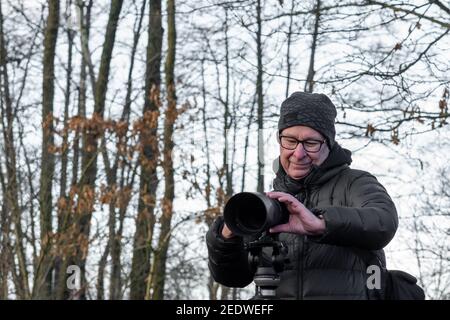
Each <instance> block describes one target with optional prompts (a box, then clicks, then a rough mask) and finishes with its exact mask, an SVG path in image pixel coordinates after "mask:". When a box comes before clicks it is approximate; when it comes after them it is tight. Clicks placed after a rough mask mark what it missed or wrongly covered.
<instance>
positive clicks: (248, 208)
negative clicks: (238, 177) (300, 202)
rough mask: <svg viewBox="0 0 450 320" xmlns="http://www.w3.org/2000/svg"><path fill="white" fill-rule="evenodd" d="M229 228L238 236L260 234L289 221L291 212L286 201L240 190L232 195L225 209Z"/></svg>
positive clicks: (225, 217)
mask: <svg viewBox="0 0 450 320" xmlns="http://www.w3.org/2000/svg"><path fill="white" fill-rule="evenodd" d="M224 219H225V223H226V224H227V226H228V228H229V229H230V230H231V231H232V232H233V233H234V234H236V235H238V236H252V235H258V234H261V233H262V232H264V231H266V230H269V228H271V227H273V226H275V225H278V224H283V223H287V222H288V221H289V212H288V210H287V208H286V205H285V204H284V203H281V202H279V201H278V200H275V199H271V198H269V197H268V196H266V195H265V194H263V193H259V192H240V193H237V194H235V195H234V196H232V197H231V198H230V199H229V200H228V202H227V204H226V205H225V210H224Z"/></svg>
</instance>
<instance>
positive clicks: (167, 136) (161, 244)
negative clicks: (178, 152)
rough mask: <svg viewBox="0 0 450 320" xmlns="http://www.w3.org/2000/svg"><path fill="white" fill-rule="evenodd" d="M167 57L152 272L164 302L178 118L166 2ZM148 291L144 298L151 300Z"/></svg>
mask: <svg viewBox="0 0 450 320" xmlns="http://www.w3.org/2000/svg"><path fill="white" fill-rule="evenodd" d="M167 44H168V49H167V57H166V63H165V75H166V90H167V109H166V112H165V119H164V137H163V139H164V150H163V157H164V161H163V163H164V165H163V169H164V180H165V189H164V198H163V200H162V217H161V233H160V235H159V239H158V247H157V250H156V252H155V255H154V259H153V264H154V265H153V266H152V269H153V272H151V277H150V278H151V291H152V299H154V300H162V299H164V280H165V276H166V260H167V251H168V249H169V241H170V232H171V227H170V226H171V221H172V215H173V199H174V194H175V185H174V168H173V159H172V151H173V146H174V144H173V140H172V136H173V131H174V125H175V121H176V119H177V117H178V110H177V97H176V92H175V76H174V68H175V53H176V52H175V50H176V29H175V0H167ZM149 295H150V292H149V290H148V291H147V297H150V296H149Z"/></svg>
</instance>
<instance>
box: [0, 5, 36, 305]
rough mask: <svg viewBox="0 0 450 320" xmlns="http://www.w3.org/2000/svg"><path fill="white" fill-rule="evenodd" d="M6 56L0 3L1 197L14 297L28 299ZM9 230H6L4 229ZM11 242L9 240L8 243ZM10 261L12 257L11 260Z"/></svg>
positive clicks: (12, 111)
mask: <svg viewBox="0 0 450 320" xmlns="http://www.w3.org/2000/svg"><path fill="white" fill-rule="evenodd" d="M7 61H8V54H7V51H6V44H5V35H4V31H3V12H2V10H1V3H0V68H1V69H0V72H1V73H0V86H1V89H2V90H1V92H2V99H1V102H0V104H1V121H2V126H3V140H4V143H5V146H4V150H5V166H6V190H5V191H6V194H5V195H4V198H5V202H6V206H4V207H3V208H4V209H5V210H6V213H5V214H6V215H8V214H10V215H11V217H12V219H11V225H12V226H13V227H14V240H13V243H14V247H15V254H16V255H17V263H18V271H17V273H16V270H15V263H14V259H11V261H12V262H13V263H14V266H12V268H13V271H12V273H13V277H14V283H15V286H16V294H17V297H18V298H19V299H29V298H30V288H29V285H28V271H27V268H26V266H27V261H26V256H25V248H24V245H23V241H24V234H23V231H22V224H21V210H20V207H19V202H18V199H19V194H18V183H17V172H16V168H17V166H16V163H17V162H16V148H15V146H14V141H15V140H14V131H13V122H14V110H13V105H12V100H11V95H10V90H9V77H8V66H7ZM8 229H9V227H8ZM10 241H11V240H10ZM11 242H12V241H11ZM11 257H12V256H11Z"/></svg>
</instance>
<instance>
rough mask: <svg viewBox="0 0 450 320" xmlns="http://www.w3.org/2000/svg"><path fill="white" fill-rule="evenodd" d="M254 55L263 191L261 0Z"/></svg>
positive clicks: (259, 170) (259, 163)
mask: <svg viewBox="0 0 450 320" xmlns="http://www.w3.org/2000/svg"><path fill="white" fill-rule="evenodd" d="M256 24H257V31H256V55H257V60H258V73H257V77H256V96H257V101H258V119H257V120H258V182H257V183H258V184H257V191H258V192H264V135H263V129H264V123H263V117H264V97H263V82H262V81H263V80H262V76H263V66H262V42H261V34H262V23H261V0H257V2H256Z"/></svg>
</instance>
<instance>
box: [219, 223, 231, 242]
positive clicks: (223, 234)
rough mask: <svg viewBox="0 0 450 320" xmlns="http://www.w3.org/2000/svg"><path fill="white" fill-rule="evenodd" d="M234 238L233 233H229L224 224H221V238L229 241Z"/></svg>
mask: <svg viewBox="0 0 450 320" xmlns="http://www.w3.org/2000/svg"><path fill="white" fill-rule="evenodd" d="M233 236H234V234H233V232H231V230H230V229H228V227H227V225H226V223H225V222H224V223H223V228H222V237H223V238H224V239H230V238H232V237H233Z"/></svg>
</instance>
